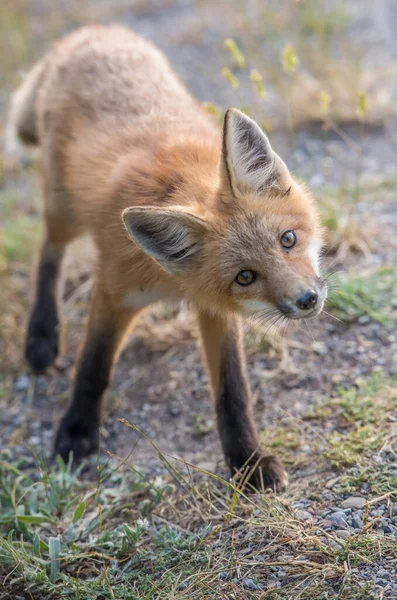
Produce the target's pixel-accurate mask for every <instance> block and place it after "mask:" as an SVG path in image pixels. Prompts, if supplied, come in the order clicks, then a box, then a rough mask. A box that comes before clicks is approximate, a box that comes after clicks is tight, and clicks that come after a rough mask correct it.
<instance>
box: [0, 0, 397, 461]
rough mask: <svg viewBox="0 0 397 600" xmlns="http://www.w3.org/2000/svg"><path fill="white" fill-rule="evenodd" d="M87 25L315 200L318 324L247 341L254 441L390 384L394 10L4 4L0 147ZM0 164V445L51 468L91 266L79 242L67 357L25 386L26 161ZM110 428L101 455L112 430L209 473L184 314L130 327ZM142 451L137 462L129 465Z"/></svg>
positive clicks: (184, 2)
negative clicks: (116, 41) (319, 222)
mask: <svg viewBox="0 0 397 600" xmlns="http://www.w3.org/2000/svg"><path fill="white" fill-rule="evenodd" d="M94 22H95V23H110V22H119V23H123V24H124V25H126V26H127V27H131V28H133V29H134V30H135V31H137V32H138V33H140V34H142V35H143V36H145V37H146V38H148V39H150V40H151V41H153V42H154V43H155V44H156V45H158V46H159V47H160V48H161V49H162V50H163V51H164V53H165V54H166V55H167V56H168V58H169V59H170V61H171V62H172V64H173V66H174V68H175V69H176V71H177V72H178V73H179V75H180V76H181V78H182V79H183V81H185V82H186V84H187V86H188V87H189V89H190V90H191V91H192V92H193V93H194V94H195V95H196V96H197V97H198V98H199V99H200V100H201V101H202V102H205V103H206V105H207V108H208V110H209V111H211V112H212V113H214V114H215V115H217V116H218V117H219V120H220V121H221V120H222V116H223V113H224V110H225V108H227V107H228V106H238V107H240V108H242V109H244V110H246V111H247V112H248V113H249V114H251V115H252V116H253V117H254V118H255V119H256V120H257V121H258V122H259V123H260V124H261V126H262V127H263V128H264V129H266V131H267V132H268V134H269V135H270V138H271V140H272V143H273V145H274V147H275V148H276V150H277V151H278V152H279V153H280V154H281V155H282V157H283V158H284V159H285V160H286V162H287V163H288V165H289V167H290V168H291V169H292V171H293V172H294V173H295V174H296V175H298V176H299V177H302V178H303V179H304V180H305V181H307V183H308V184H309V186H310V187H311V188H312V190H313V192H314V193H315V195H316V197H317V199H318V201H319V205H320V208H321V213H322V218H323V223H324V225H325V226H326V240H325V241H326V247H325V251H324V256H325V258H324V261H323V262H324V269H325V270H326V271H327V272H328V273H329V274H330V278H329V281H330V303H329V306H328V308H327V313H330V314H325V315H323V316H322V317H321V319H320V320H319V321H318V322H316V323H313V324H310V329H309V330H306V329H304V328H302V329H300V330H296V331H292V332H291V335H290V337H289V338H288V340H278V339H270V340H269V339H268V338H266V337H265V336H264V334H263V332H258V331H255V332H252V331H248V333H247V350H248V354H249V362H250V365H249V366H250V379H251V382H252V386H253V389H254V393H255V397H256V398H257V399H258V400H257V411H258V420H259V425H261V423H263V424H264V423H265V422H271V423H273V424H274V428H273V430H270V433H269V432H268V433H266V434H265V435H267V438H266V439H267V442H268V443H269V444H270V445H271V444H274V445H277V443H278V441H277V440H278V437H277V436H278V435H279V429H278V428H279V425H280V423H281V420H282V419H284V418H285V415H286V414H287V413H288V415H290V416H291V415H292V416H294V417H296V418H298V416H299V418H300V416H301V415H302V414H304V413H305V411H307V410H308V407H309V406H310V405H311V403H312V402H313V401H316V402H320V403H321V402H326V401H327V399H328V398H329V396H330V394H331V395H332V393H333V390H335V389H337V387H338V386H341V385H343V386H349V385H355V382H356V381H358V380H359V379H360V378H362V377H372V373H373V370H374V369H375V371H376V370H378V371H380V372H382V373H383V374H385V373H386V375H387V376H390V375H392V374H393V373H395V371H396V361H395V360H394V354H395V352H396V350H397V341H396V335H395V333H394V330H393V325H394V324H395V318H396V275H395V265H396V263H397V260H396V259H397V243H396V219H397V215H396V209H397V200H396V182H397V171H396V155H397V120H396V110H397V102H396V99H397V43H396V39H395V31H396V28H397V3H396V2H395V0H379V1H378V2H376V3H375V2H372V1H371V0H350V1H349V2H342V1H339V0H299V1H297V0H272V1H270V0H269V1H266V2H265V1H263V0H244V1H240V0H239V1H237V0H228V1H227V2H226V1H223V2H222V1H218V2H213V1H210V0H190V1H189V0H135V1H134V0H128V1H127V0H112V1H110V0H78V1H75V0H58V1H57V2H51V1H50V0H2V2H1V5H0V56H1V63H0V115H1V118H0V136H3V135H4V129H5V122H6V115H7V105H8V101H9V96H10V93H11V92H12V90H13V89H15V88H16V87H17V86H18V84H19V81H20V80H21V77H23V74H24V72H26V70H28V69H29V67H30V66H31V65H32V64H33V63H34V62H35V61H36V60H37V59H39V58H40V57H41V56H42V54H43V53H44V52H45V51H46V50H47V49H48V47H49V46H50V44H51V43H52V42H53V41H54V40H56V39H58V38H59V37H60V36H63V35H65V34H67V33H68V32H70V31H72V30H73V29H75V28H77V27H79V26H81V25H84V24H87V23H94ZM149 76H150V74H149ZM0 158H1V162H0V402H1V403H2V404H1V406H2V420H3V422H2V425H4V427H2V433H1V444H0V446H1V445H3V446H6V447H7V448H8V449H9V452H11V453H14V454H15V455H23V453H24V452H25V450H24V446H23V444H24V443H25V442H26V440H28V441H29V443H30V444H32V445H33V446H35V447H38V448H40V449H41V450H42V451H43V452H44V453H46V452H48V449H49V448H50V447H51V440H52V436H53V433H54V427H55V423H56V421H57V419H58V416H59V414H60V412H61V410H63V409H64V408H65V407H66V405H67V403H68V399H69V390H70V379H71V377H72V365H73V359H74V356H75V348H76V347H77V346H78V344H79V343H80V342H81V339H82V327H83V325H84V322H85V317H86V309H87V299H88V296H89V292H90V289H91V286H92V275H91V271H90V268H89V264H90V260H89V256H90V251H89V246H88V245H87V242H83V243H79V244H78V245H77V246H76V247H75V248H74V249H73V250H72V251H71V253H70V257H69V266H68V268H67V278H66V281H65V295H64V309H63V316H64V321H63V329H62V336H63V347H64V352H63V355H62V357H61V358H60V360H59V361H58V364H57V367H56V368H55V369H54V370H53V371H52V372H51V373H49V374H48V375H46V376H40V377H37V378H36V377H35V378H33V377H32V376H31V375H30V374H29V373H28V372H27V370H26V366H25V364H24V361H23V343H24V335H25V334H24V332H25V326H26V320H27V311H28V309H29V307H30V304H31V301H32V267H33V264H34V256H35V252H36V249H37V247H38V244H39V238H40V228H41V224H40V206H41V204H40V175H39V154H38V153H35V152H25V151H23V152H22V153H21V154H20V155H19V156H17V157H9V156H5V155H4V154H2V155H0ZM297 390H299V392H298V391H297ZM276 400H277V402H276ZM21 408H22V410H21ZM107 415H108V418H107V419H106V420H105V422H104V427H103V430H102V433H103V436H104V440H105V441H106V444H107V446H108V447H109V448H112V449H113V450H118V449H119V448H120V447H121V442H120V440H121V439H123V440H124V441H123V444H124V443H125V436H127V438H128V436H132V435H133V433H132V432H126V431H124V430H123V429H122V427H121V425H120V423H118V421H117V419H114V418H113V417H114V416H115V415H116V416H126V417H128V418H129V419H130V420H132V421H133V422H134V423H137V424H138V425H139V426H141V427H142V428H143V429H144V430H145V431H146V432H147V433H148V434H149V435H153V436H158V437H159V439H161V440H162V444H163V445H162V447H163V449H164V450H165V451H169V452H172V453H174V454H179V453H181V454H183V456H185V457H187V458H188V459H190V460H192V461H196V463H200V464H206V466H207V467H208V468H211V467H214V465H213V464H208V461H209V459H208V455H207V452H206V453H205V455H203V452H202V438H203V437H205V440H206V448H207V450H208V449H211V450H213V451H214V454H213V456H214V457H215V458H216V460H218V459H220V457H221V454H220V448H219V446H218V440H217V436H216V432H215V428H214V422H213V413H212V407H211V403H210V400H209V398H208V390H207V387H206V375H205V373H204V371H203V368H202V365H201V359H200V353H199V350H198V348H197V344H196V333H195V323H194V320H193V319H192V317H191V316H190V314H189V312H188V310H187V309H186V308H182V309H179V308H177V309H176V308H172V307H171V308H169V307H160V308H159V307H157V308H155V309H154V310H153V311H151V312H150V313H148V314H147V315H146V316H145V317H144V319H143V320H142V321H141V322H140V324H139V326H138V329H137V332H136V334H135V335H134V336H133V338H132V339H131V342H130V343H129V344H128V346H127V348H126V349H125V351H124V353H123V355H122V357H121V360H120V361H119V364H118V366H117V368H116V372H115V378H114V384H113V386H112V389H111V391H110V393H109V397H108V404H107ZM167 423H174V424H175V425H173V426H172V427H168V428H167V427H165V425H166V424H167ZM289 423H290V425H289V427H292V430H293V431H292V433H291V435H292V438H293V442H291V443H292V444H297V445H298V446H299V447H305V448H306V450H304V452H303V455H304V453H305V452H307V453H310V452H313V448H312V446H310V443H309V442H310V432H306V433H305V434H302V431H300V433H299V440H297V439H295V437H296V436H295V437H294V435H295V434H294V431H295V430H294V429H293V428H294V425H291V421H290V422H289ZM163 425H164V427H163ZM120 432H122V434H121V433H120ZM305 436H306V437H305ZM128 439H129V438H128ZM308 440H309V442H308ZM145 453H146V450H142V451H141V450H139V448H138V449H137V450H136V455H135V457H136V461H137V462H138V463H139V462H142V461H143V462H144V461H145V460H146V454H145ZM294 461H295V458H293V459H292V458H291V459H290V462H292V463H293V466H294V468H295V469H296V471H297V472H299V469H301V467H302V466H301V465H300V464H295V463H294ZM210 463H212V459H211V461H210Z"/></svg>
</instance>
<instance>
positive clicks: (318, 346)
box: [312, 342, 328, 355]
mask: <svg viewBox="0 0 397 600" xmlns="http://www.w3.org/2000/svg"><path fill="white" fill-rule="evenodd" d="M312 348H313V350H314V352H315V353H316V354H323V355H324V354H327V353H328V347H327V344H325V343H324V342H312Z"/></svg>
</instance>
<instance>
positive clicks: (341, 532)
mask: <svg viewBox="0 0 397 600" xmlns="http://www.w3.org/2000/svg"><path fill="white" fill-rule="evenodd" d="M334 533H335V535H337V536H338V537H341V538H349V537H350V536H351V535H353V534H352V532H351V531H348V530H347V529H335V531H334Z"/></svg>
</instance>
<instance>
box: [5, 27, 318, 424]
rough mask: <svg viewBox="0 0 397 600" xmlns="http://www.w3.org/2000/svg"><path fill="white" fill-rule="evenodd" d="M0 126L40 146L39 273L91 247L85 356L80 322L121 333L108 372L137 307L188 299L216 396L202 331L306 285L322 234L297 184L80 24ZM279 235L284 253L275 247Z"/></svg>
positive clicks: (118, 42) (137, 47)
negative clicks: (94, 271)
mask: <svg viewBox="0 0 397 600" xmlns="http://www.w3.org/2000/svg"><path fill="white" fill-rule="evenodd" d="M11 118H12V120H13V122H14V125H15V127H16V128H17V130H19V132H20V134H22V136H24V137H25V138H30V141H32V139H35V140H36V141H38V143H39V144H40V146H41V150H42V164H43V176H44V190H45V193H44V201H45V210H44V215H45V223H46V234H45V243H44V246H43V252H42V273H43V278H45V277H47V275H46V273H47V272H48V271H49V269H50V271H51V273H53V275H51V277H53V282H54V285H55V284H56V281H57V276H58V275H57V273H58V269H59V264H60V261H61V259H62V252H61V251H60V250H59V249H62V248H63V247H64V246H65V245H66V244H67V243H69V242H70V241H71V240H73V239H74V238H76V237H78V236H79V235H82V234H84V233H88V234H90V235H91V236H92V238H93V240H94V242H95V244H96V246H97V248H98V254H99V265H98V284H97V289H98V290H100V301H99V300H98V294H97V296H96V300H95V301H94V304H93V309H92V314H91V320H90V322H91V326H89V328H88V334H87V342H86V347H87V345H89V344H90V343H91V341H92V339H93V337H95V335H97V334H96V333H95V332H94V331H93V326H92V323H97V322H98V319H99V320H100V321H101V323H102V325H101V328H100V329H101V336H103V335H105V334H104V329H106V327H105V325H106V323H105V322H106V320H109V322H110V323H111V326H110V325H109V327H113V328H118V327H119V328H120V331H118V332H116V333H115V334H114V339H115V341H114V348H115V349H114V351H112V353H111V357H110V358H109V361H110V363H111V361H112V359H113V357H114V356H115V353H116V348H118V347H119V342H120V340H121V338H122V334H123V331H124V330H126V329H127V327H128V324H129V321H130V318H132V316H133V315H135V314H136V313H137V312H138V311H139V310H140V309H141V308H142V307H143V306H145V305H147V304H150V303H151V302H153V301H155V300H158V299H162V298H164V299H166V298H171V299H176V300H179V299H182V298H187V299H189V300H190V301H191V302H192V304H193V305H194V306H195V307H196V308H197V309H198V311H199V312H200V313H202V314H205V315H206V316H203V317H202V318H201V320H200V322H201V328H202V331H203V338H204V339H205V340H212V341H211V342H210V343H209V342H207V343H206V346H207V347H206V354H207V359H208V362H209V366H210V373H211V380H212V384H213V388H214V395H215V397H216V396H217V394H218V392H219V385H220V383H219V374H217V373H218V371H219V368H220V364H221V353H222V343H221V341H220V342H219V344H218V346H219V347H218V346H217V344H216V342H215V341H214V336H213V335H212V334H213V332H212V331H211V327H215V330H216V331H218V330H219V331H220V332H221V331H222V332H224V331H227V330H228V329H230V328H232V329H233V327H234V325H233V323H234V324H235V323H236V321H235V317H233V316H232V315H233V314H242V315H247V314H248V315H252V314H257V313H258V312H259V313H261V312H263V314H265V313H266V307H267V306H268V305H270V306H273V307H277V306H278V305H280V306H281V305H282V304H283V303H284V304H285V303H294V302H295V299H296V297H297V295H299V294H300V293H302V292H303V291H304V290H306V289H307V288H313V287H315V286H318V282H319V280H318V273H316V265H315V264H314V263H315V261H316V258H314V259H313V256H314V255H315V254H316V252H317V247H315V246H317V245H318V244H319V240H320V235H321V234H320V228H319V223H318V216H317V213H316V210H315V207H314V203H313V200H312V199H311V197H310V195H309V194H308V193H307V191H306V190H305V188H304V187H303V185H302V184H300V183H299V182H297V181H296V180H294V178H293V177H292V176H291V175H290V173H289V172H288V169H287V168H286V166H285V165H284V163H283V162H282V160H281V159H280V158H279V157H278V156H277V155H276V153H274V151H273V150H272V149H271V146H270V144H269V142H268V140H267V138H266V137H265V136H264V134H263V133H262V132H261V131H260V130H259V128H258V127H257V126H256V125H255V123H254V122H253V121H251V120H250V119H248V118H247V117H244V116H243V115H242V114H241V113H239V111H236V110H231V111H229V112H228V113H227V118H226V119H225V125H224V129H223V132H222V131H221V130H220V128H219V127H218V125H217V124H216V123H215V122H214V121H213V119H212V117H210V116H209V114H207V112H206V111H205V110H204V108H203V107H202V106H200V104H199V103H198V102H197V101H196V100H195V99H194V98H193V97H192V96H191V95H190V94H189V93H188V91H187V90H186V89H185V87H184V86H183V84H182V83H181V82H180V81H179V79H178V78H177V77H176V75H175V74H174V73H173V71H172V70H171V67H170V66H169V64H168V62H167V60H166V59H165V57H164V56H163V55H162V53H161V52H160V51H159V50H157V49H156V48H154V47H153V46H152V45H151V44H150V43H148V42H146V41H145V40H143V39H142V38H140V37H139V36H137V35H135V34H134V33H132V32H130V31H127V30H126V29H124V28H122V27H118V26H114V27H102V26H92V27H87V28H84V29H82V30H80V31H77V32H76V33H74V34H72V35H70V36H69V37H68V38H66V39H65V40H63V41H61V42H59V43H58V44H57V45H56V46H55V47H54V48H53V50H52V51H51V52H50V53H49V54H48V55H46V56H45V57H44V58H43V60H42V61H41V62H40V63H39V65H38V66H36V68H35V70H34V71H32V72H31V74H30V75H29V77H28V78H27V80H26V82H25V84H23V86H22V88H21V90H19V91H18V92H17V93H16V95H15V98H14V103H13V109H12V111H11ZM29 131H30V132H31V135H29ZM222 136H223V137H222ZM123 220H124V224H123ZM289 230H294V231H295V233H296V235H297V243H296V247H294V248H293V249H291V251H288V250H286V249H285V248H284V247H282V246H281V244H280V236H281V235H282V234H283V232H285V231H289ZM131 237H132V240H131ZM310 248H312V250H310ZM313 248H314V250H313ZM54 249H56V251H55V250H54ZM51 253H52V254H54V253H55V255H56V257H57V259H56V261H53V262H52V263H51V261H50V263H48V264H49V267H48V264H47V263H45V257H46V255H47V254H48V255H49V254H51ZM43 261H44V262H43ZM47 262H48V261H47ZM44 263H45V264H44ZM43 265H44V266H43ZM46 265H47V266H46ZM46 269H47V270H46ZM51 269H52V270H51ZM247 269H248V270H252V271H255V273H257V279H256V281H255V283H254V284H253V285H251V286H248V287H241V286H239V285H238V284H237V283H236V282H235V277H236V275H237V273H239V272H240V271H242V270H247ZM43 289H44V288H43ZM320 292H321V294H322V298H321V300H322V301H323V299H324V298H323V297H324V294H325V293H324V292H323V291H322V290H320ZM320 292H319V293H320ZM46 294H47V295H46ZM39 296H40V294H39ZM41 296H42V297H44V298H45V299H46V298H47V300H48V301H49V302H51V299H48V293H47V292H46V291H42V293H41ZM47 300H45V301H47ZM96 305H100V307H101V310H100V315H99V312H98V311H96V308H95V306H96ZM321 306H322V302H321V303H320V302H319V304H318V308H319V310H321ZM95 311H96V312H95ZM317 312H318V311H317ZM118 313H120V314H122V315H123V317H122V318H119V319H117V318H116V315H117V314H118ZM112 314H113V315H114V318H113V317H112V316H111V315H112ZM98 315H99V316H98ZM298 316H305V315H303V314H302V315H301V314H299V315H298ZM116 323H121V325H116ZM220 323H222V325H221V324H220ZM95 327H96V330H98V326H97V325H96V326H95ZM206 328H208V331H207V332H206ZM102 330H103V331H102ZM122 330H123V331H122ZM98 335H99V334H98ZM220 337H222V339H223V337H224V333H222V335H221V334H220ZM225 339H226V338H225ZM236 339H237V338H236ZM90 340H91V341H90ZM237 343H239V342H238V339H237ZM44 362H45V361H44ZM247 415H248V416H247V422H248V421H249V422H251V412H250V411H248V412H247ZM250 427H251V426H250ZM252 428H253V427H251V429H252Z"/></svg>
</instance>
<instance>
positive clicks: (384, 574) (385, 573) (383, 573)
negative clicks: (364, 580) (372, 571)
mask: <svg viewBox="0 0 397 600" xmlns="http://www.w3.org/2000/svg"><path fill="white" fill-rule="evenodd" d="M376 575H377V577H381V578H382V579H390V573H389V571H386V569H384V568H383V567H382V568H381V569H378V571H377V572H376Z"/></svg>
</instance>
